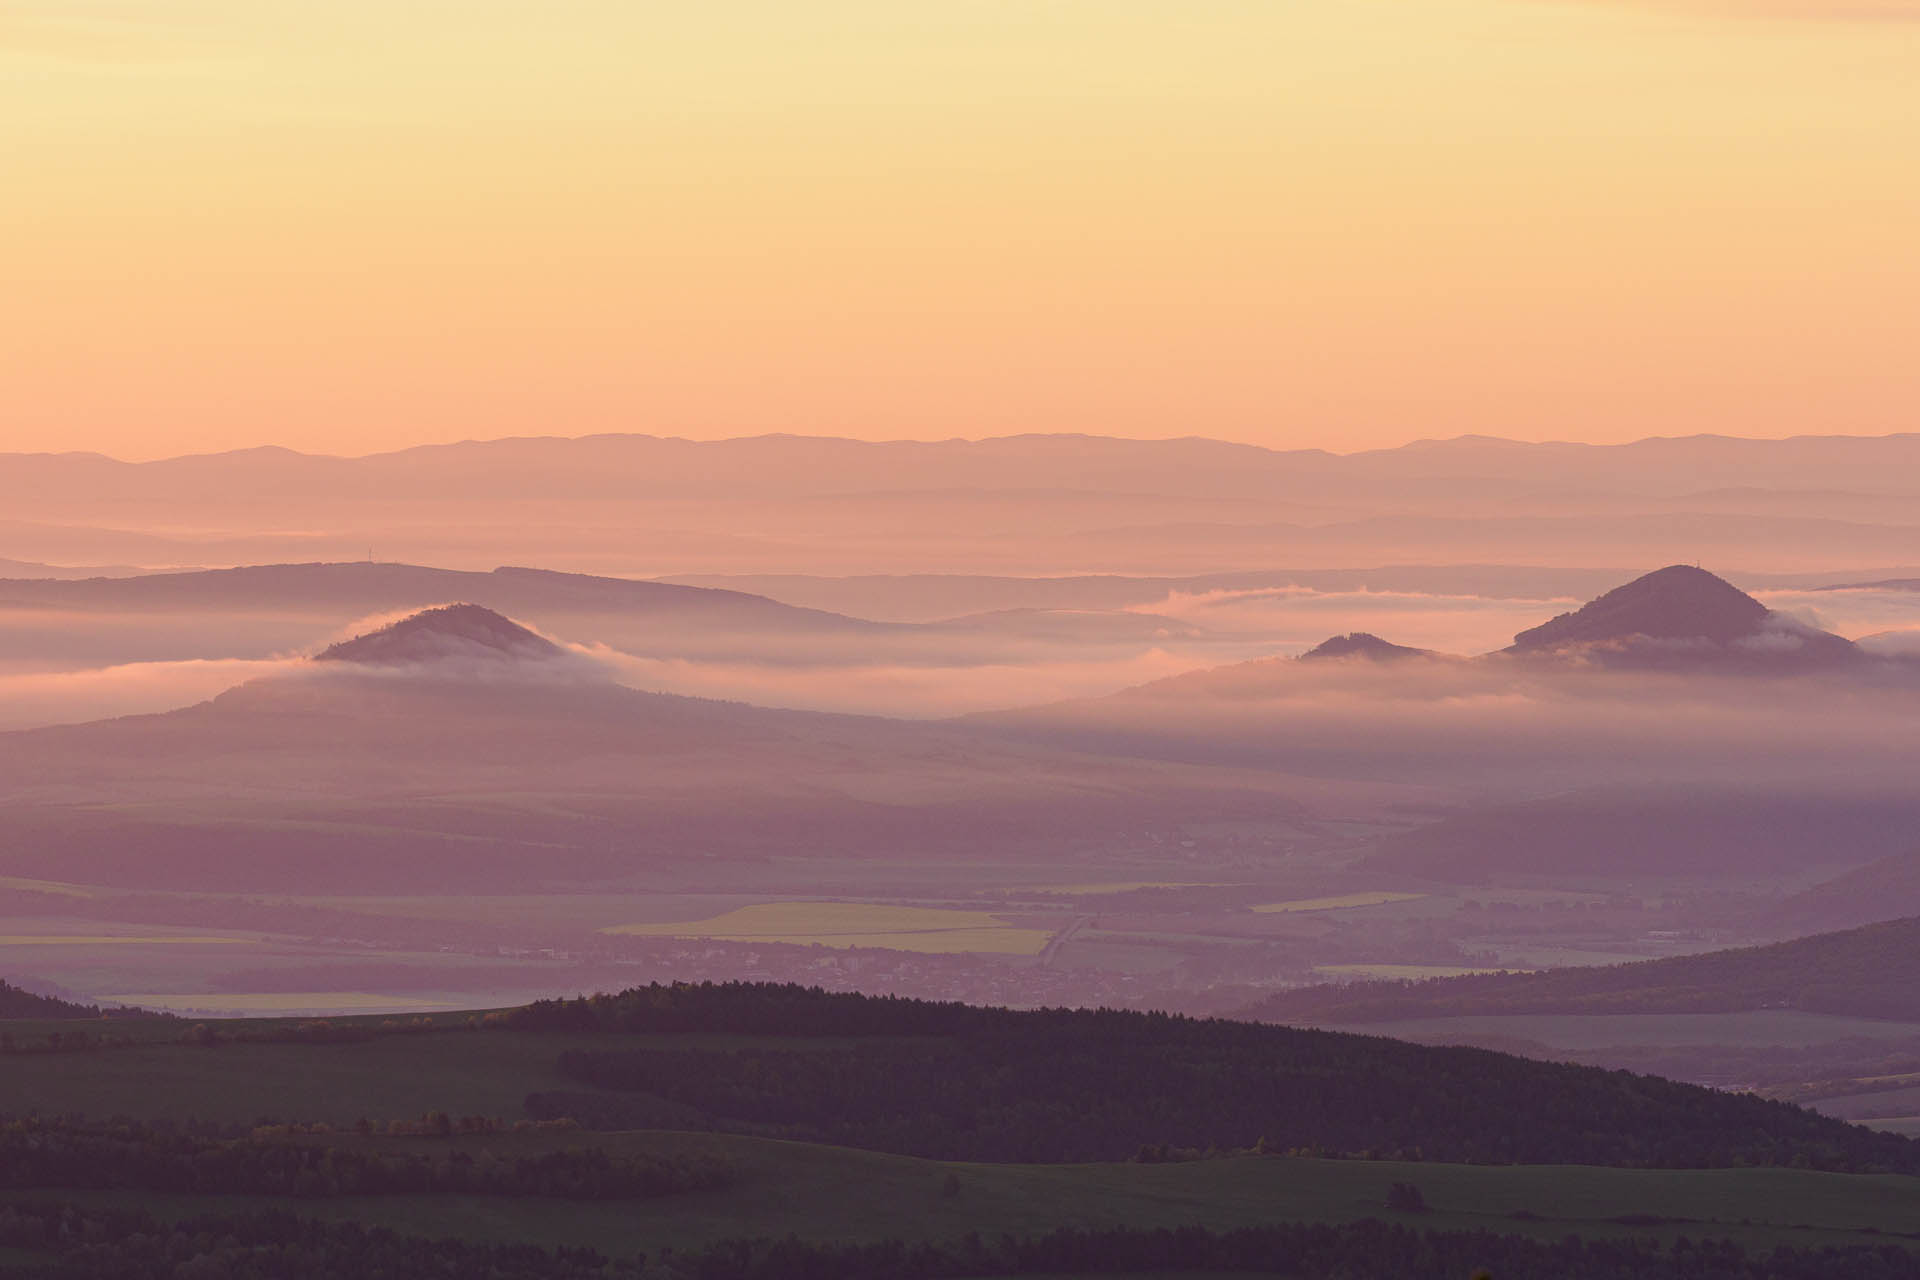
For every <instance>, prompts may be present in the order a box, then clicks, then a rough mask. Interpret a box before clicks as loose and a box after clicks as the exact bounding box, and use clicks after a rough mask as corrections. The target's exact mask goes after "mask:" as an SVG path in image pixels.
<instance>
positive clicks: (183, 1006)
mask: <svg viewBox="0 0 1920 1280" xmlns="http://www.w3.org/2000/svg"><path fill="white" fill-rule="evenodd" d="M100 999H102V1000H105V1001H108V1002H110V1003H113V1004H132V1005H139V1006H140V1007H141V1008H142V1009H157V1010H160V1011H161V1012H163V1013H179V1012H187V1011H190V1012H204V1013H214V1014H232V1013H302V1012H305V1011H307V1010H313V1009H324V1010H329V1011H331V1010H353V1011H357V1012H367V1013H400V1012H403V1011H413V1010H418V1009H422V1008H439V1009H457V1008H461V1007H463V1002H462V1001H461V1000H460V999H459V997H457V996H452V995H443V996H440V997H437V998H430V997H427V996H419V995H403V994H396V993H393V992H385V993H382V992H372V991H218V992H209V993H207V994H205V995H194V994H188V995H177V994H165V993H158V992H146V993H142V992H132V993H129V994H125V995H110V996H101V997H100Z"/></svg>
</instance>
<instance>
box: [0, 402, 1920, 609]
mask: <svg viewBox="0 0 1920 1280" xmlns="http://www.w3.org/2000/svg"><path fill="white" fill-rule="evenodd" d="M1916 500H1920V435H1897V436H1882V437H1857V438H1856V437H1802V438H1798V439H1794V440H1740V439H1735V438H1731V437H1711V436H1698V437H1687V438H1672V439H1653V440H1645V441H1639V442H1636V443H1633V444H1623V445H1575V444H1524V443H1518V442H1512V441H1497V440H1487V439H1479V438H1463V439H1459V440H1453V441H1443V442H1420V443H1417V444H1414V445H1408V446H1403V447H1400V448H1397V449H1380V450H1371V451H1366V452H1361V453H1354V454H1345V455H1336V454H1332V453H1327V452H1324V451H1321V450H1312V449H1301V450H1276V449H1267V448H1262V447H1258V446H1254V445H1246V444H1234V443H1229V442H1225V441H1219V440H1208V439H1204V438H1198V437H1188V438H1182V439H1167V440H1127V439H1115V438H1110V437H1100V436H1090V435H1067V434H1059V435H1040V434H1034V435H1021V436H1002V437H993V438H988V439H982V440H942V441H911V440H901V441H887V442H869V441H859V440H849V439H841V438H834V437H813V436H794V435H768V436H759V437H750V438H741V439H731V440H715V441H694V440H684V439H676V438H671V437H663V436H648V435H637V434H625V435H597V436H585V437H580V438H577V439H562V438H557V437H554V438H514V439H502V440H492V441H473V442H466V443H461V444H450V445H434V446H422V447H419V448H414V449H407V450H400V451H397V452H393V453H385V454H373V455H369V456H366V457H361V458H329V457H317V456H311V455H305V454H299V453H295V452H292V451H290V450H284V449H256V450H243V451H236V452H233V453H227V454H208V455H200V456H194V457H185V458H176V459H168V460H164V461H158V462H145V463H126V462H118V461H115V460H113V459H110V458H104V457H100V456H97V455H79V454H62V455H54V454H40V455H26V454H0V511H5V512H6V513H7V515H6V518H5V519H0V555H6V556H9V557H12V558H15V559H19V560H24V561H40V562H45V563H139V564H170V563H171V564H203V565H204V564H235V563H258V562H261V561H265V560H298V559H323V558H324V559H341V558H345V557H346V556H348V555H352V554H356V553H357V552H358V551H359V550H361V549H363V548H366V547H368V546H369V545H373V546H377V547H379V548H380V549H381V550H382V551H385V552H387V553H388V554H392V555H395V556H397V557H398V558H403V559H408V560H414V561H425V562H431V563H444V564H457V565H460V566H462V567H466V568H475V567H479V566H481V565H483V564H497V563H501V562H503V561H506V560H509V559H517V560H520V561H522V562H525V561H527V560H536V561H538V562H539V563H543V564H549V565H554V566H556V567H561V568H570V569H579V570H587V571H593V572H612V573H618V574H626V575H631V576H639V577H664V576H685V575H690V574H698V573H710V572H729V573H731V572H746V573H770V572H778V573H818V572H832V573H841V574H858V573H869V572H874V571H885V572H899V571H902V570H906V571H915V572H919V571H942V572H961V573H987V574H992V573H1013V574H1031V573H1036V572H1039V573H1077V572H1087V571H1093V572H1106V573H1121V574H1145V575H1154V576H1162V575H1173V576H1186V575H1191V574H1196V573H1206V572H1217V571H1226V570H1249V569H1259V568H1265V567H1270V566H1271V565H1272V564H1273V563H1275V560H1276V557H1284V560H1285V561H1286V562H1289V563H1293V564H1301V565H1308V566H1313V567H1320V568H1328V567H1337V566H1349V567H1350V566H1356V565H1359V566H1364V565H1370V564H1393V563H1406V562H1408V561H1409V560H1419V561H1425V562H1442V563H1444V562H1455V563H1471V562H1483V563H1484V562H1495V561H1503V560H1519V561H1523V562H1527V563H1531V564H1534V565H1560V566H1573V567H1585V568H1595V567H1603V566H1611V565H1617V564H1619V563H1621V562H1622V560H1627V561H1634V560H1647V561H1654V562H1657V561H1659V560H1661V559H1671V558H1674V556H1675V553H1676V552H1678V551H1684V552H1685V553H1687V554H1688V556H1689V558H1694V559H1701V558H1712V559H1714V560H1716V561H1718V562H1720V563H1726V564H1732V565H1737V566H1739V567H1742V568H1746V569H1762V568H1764V569H1772V570H1788V571H1807V572H1839V573H1844V574H1845V575H1847V576H1850V577H1859V578H1866V577H1869V576H1893V573H1894V572H1895V571H1898V569H1899V567H1900V566H1911V565H1914V564H1917V563H1920V517H1916V516H1915V515H1914V514H1913V513H1914V512H1915V511H1916V509H1920V508H1917V507H1916ZM189 512H190V513H191V519H189V518H187V516H186V513H189ZM456 598H471V597H470V596H467V595H461V596H458V597H456ZM957 611H962V612H963V611H965V610H957Z"/></svg>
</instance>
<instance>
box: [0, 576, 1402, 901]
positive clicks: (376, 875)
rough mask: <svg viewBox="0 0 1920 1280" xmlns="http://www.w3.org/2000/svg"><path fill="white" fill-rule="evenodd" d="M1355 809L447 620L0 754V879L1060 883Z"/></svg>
mask: <svg viewBox="0 0 1920 1280" xmlns="http://www.w3.org/2000/svg"><path fill="white" fill-rule="evenodd" d="M1375 790H1377V791H1379V792H1380V793H1382V794H1385V793H1389V792H1392V791H1393V788H1390V787H1389V788H1378V789H1372V790H1369V789H1364V788H1358V789H1349V790H1348V791H1347V792H1346V793H1344V794H1340V793H1338V792H1337V789H1335V790H1333V791H1330V790H1329V788H1327V787H1326V786H1325V785H1324V784H1318V783H1308V782H1303V781H1302V780H1300V779H1296V778H1289V777H1285V776H1280V775H1276V774H1273V773H1271V772H1264V771H1263V772H1255V771H1236V770H1209V769H1200V768H1194V767H1189V766H1182V765H1178V764H1171V763H1161V762H1151V761H1139V760H1133V761H1126V760H1113V759H1106V758H1100V757H1096V756H1093V755H1089V754H1084V753H1076V752H1071V751H1065V750H1061V749H1058V748H1053V747H1046V746H1039V745H1029V744H1014V743H1008V742H1005V741H1003V740H999V739H996V738H994V737H991V736H989V735H986V734H984V733H981V732H978V731H975V730H973V729H970V728H967V727H964V726H954V725H945V724H932V723H924V722H913V721H890V720H881V719H874V718H865V717H858V716H842V715H827V714H819V713H811V712H799V711H779V710H771V709H766V708H760V707H754V706H748V705H746V704H742V703H729V702H716V701H709V700H704V699H698V698H688V697H679V696H673V695H667V694H658V693H648V692H642V691H639V690H635V689H631V688H626V687H624V686H622V685H620V684H618V683H616V682H615V680H614V679H613V678H612V675H611V674H610V672H609V671H608V670H607V669H605V668H603V667H601V666H599V665H598V664H597V663H595V662H594V661H592V660H590V659H587V658H583V657H580V656H579V655H577V654H571V653H564V652H561V651H560V650H559V647H558V646H556V645H555V644H554V643H553V642H551V641H549V640H547V639H545V638H544V637H541V636H540V635H538V634H536V633H534V632H533V631H532V630H530V629H528V628H525V627H522V626H520V625H518V624H516V623H514V622H513V621H511V620H510V619H508V618H506V617H504V616H502V615H499V614H497V613H494V612H492V611H489V610H486V609H484V608H481V607H479V606H475V605H472V604H461V605H455V606H449V607H436V608H434V609H431V610H428V611H424V612H422V613H419V614H416V615H412V616H410V617H407V618H404V619H402V620H400V621H398V622H396V623H393V624H390V625H389V626H387V627H385V628H382V629H381V630H379V631H375V632H372V633H370V634H368V635H365V636H361V637H357V638H355V639H352V640H349V641H345V642H342V643H341V644H339V645H336V646H334V647H332V648H330V649H327V650H326V651H324V652H323V653H322V654H321V655H320V656H319V657H318V658H316V659H313V660H308V661H303V662H298V663H293V664H290V665H289V666H288V667H287V668H286V669H285V671H284V672H283V673H282V674H277V675H274V676H269V677H265V678H261V679H257V680H253V681H250V682H248V683H246V684H243V685H241V686H239V687H237V688H235V689H232V690H230V691H228V692H227V693H224V694H222V695H220V696H219V697H217V698H214V699H212V700H211V701H208V702H205V703H201V704H198V705H196V706H192V707H187V708H183V709H181V710H178V711H174V712H168V713H165V714H160V715H149V716H131V717H125V718H122V719H118V720H109V721H99V722H94V723H90V724H83V725H72V726H62V727H58V728H51V729H39V730H31V731H24V732H15V733H7V734H0V832H4V835H0V853H4V855H5V858H6V865H7V868H8V870H9V872H10V873H12V874H19V875H27V876H57V877H60V878H67V879H74V878H78V879H82V880H85V881H87V882H90V883H101V884H124V885H138V886H144V887H154V888H162V887H164V888H184V887H205V888H216V889H223V890H227V891H234V890H267V889H291V888H295V887H304V888H307V889H315V888H319V887H321V886H331V887H333V888H335V889H342V890H345V889H347V888H357V889H366V888H369V887H388V888H397V887H407V888H412V889H416V890H429V889H435V888H444V887H446V886H447V885H449V884H453V883H457V884H459V885H461V887H462V888H463V889H464V890H467V891H472V890H474V889H476V888H482V887H488V886H515V885H517V886H526V885H538V884H560V883H579V882H580V881H583V880H599V881H604V880H610V879H618V878H620V877H622V876H627V875H632V874H635V873H637V872H639V871H642V870H645V871H648V872H662V871H664V872H666V873H669V874H674V873H677V871H685V872H687V874H690V875H691V874H695V873H697V872H698V871H699V868H701V867H704V866H711V865H713V864H712V863H711V862H709V861H707V860H709V859H730V860H740V859H747V860H749V861H751V860H753V859H764V858H768V857H772V856H776V855H779V856H795V855H809V854H811V855H815V856H833V857H839V858H853V859H859V858H864V857H886V858H888V859H892V860H895V861H897V860H899V859H902V858H912V857H916V856H921V855H928V856H933V855H940V856H947V855H952V854H955V853H963V852H964V853H972V852H975V851H977V850H978V849H979V848H981V847H983V845H985V844H987V843H989V842H991V843H992V844H994V845H995V847H996V848H998V849H999V850H1000V851H1001V856H1006V857H1009V858H1018V857H1021V856H1026V855H1027V854H1033V855H1034V856H1047V857H1049V858H1053V859H1059V858H1063V857H1069V858H1070V857H1071V856H1072V851H1073V850H1075V849H1080V848H1085V849H1095V848H1099V847H1101V846H1102V842H1110V841H1111V840H1112V839H1114V838H1115V837H1117V836H1119V835H1121V834H1122V833H1126V832H1138V831H1139V830H1140V829H1142V828H1143V827H1146V826H1149V825H1151V826H1154V827H1156V828H1160V829H1166V828H1177V827H1178V826H1179V825H1180V824H1183V823H1187V822H1207V821H1218V820H1222V819H1229V820H1231V819H1232V818H1235V817H1238V818H1242V819H1247V820H1260V819H1266V820H1287V819H1289V818H1291V817H1295V816H1298V815H1300V814H1302V813H1303V812H1306V811H1308V809H1309V808H1310V807H1311V806H1312V805H1316V804H1320V803H1322V802H1323V801H1325V800H1327V798H1328V797H1330V796H1333V797H1335V798H1337V800H1338V802H1339V803H1341V804H1346V803H1348V802H1352V801H1354V798H1355V797H1356V796H1361V795H1362V793H1363V792H1364V793H1365V794H1368V795H1371V794H1373V793H1374V791H1375Z"/></svg>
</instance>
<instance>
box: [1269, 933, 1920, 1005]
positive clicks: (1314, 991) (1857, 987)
mask: <svg viewBox="0 0 1920 1280" xmlns="http://www.w3.org/2000/svg"><path fill="white" fill-rule="evenodd" d="M1916 967H1920V917H1916V918H1913V919H1907V920H1888V921H1884V922H1882V923H1880V924H1870V925H1866V926H1863V927H1861V928H1858V929H1848V930H1846V931H1844V932H1841V933H1821V934H1815V935H1813V936H1812V937H1807V938H1796V939H1794V940H1793V941H1791V942H1777V943H1772V944H1769V945H1767V946H1760V947H1738V948H1733V949H1730V950H1726V951H1708V952H1704V953H1702V954H1700V955H1692V956H1673V957H1670V958H1667V959H1664V960H1640V961H1635V962H1633V963H1631V964H1616V965H1596V966H1591V967H1588V966H1582V967H1579V968H1568V969H1548V970H1544V971H1542V972H1538V973H1476V974H1463V975H1461V976H1459V977H1453V978H1428V979H1424V980H1420V981H1400V982H1354V983H1346V984H1329V985H1325V986H1315V987H1302V988H1299V989H1297V990H1294V991H1285V992H1281V993H1279V994H1277V995H1273V996H1269V997H1267V998H1266V999H1264V1000H1261V1001H1260V1002H1258V1003H1257V1004H1254V1005H1252V1006H1249V1007H1248V1008H1246V1009H1244V1010H1242V1011H1241V1012H1240V1014H1239V1016H1241V1017H1247V1018H1257V1019H1264V1020H1269V1021H1275V1022H1319V1023H1364V1022H1384V1021H1390V1020H1392V1019H1396V1018H1434V1017H1454V1016H1462V1015H1468V1014H1521V1013H1570V1014H1595V1013H1732V1012H1740V1011H1744V1010H1750V1009H1799V1010H1803V1011H1806V1012H1810V1013H1832V1014H1847V1015H1851V1016H1854V1017H1863V1018H1888V1019H1895V1020H1902V1021H1920V983H1915V982H1914V981H1913V976H1912V975H1913V973H1914V971H1915V969H1916Z"/></svg>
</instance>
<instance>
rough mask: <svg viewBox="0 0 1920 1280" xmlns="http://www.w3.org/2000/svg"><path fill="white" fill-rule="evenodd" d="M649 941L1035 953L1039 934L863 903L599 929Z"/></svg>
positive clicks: (989, 921)
mask: <svg viewBox="0 0 1920 1280" xmlns="http://www.w3.org/2000/svg"><path fill="white" fill-rule="evenodd" d="M602 932H604V933H619V934H628V935H632V936H638V937H648V938H713V939H715V940H717V941H721V942H791V943H797V944H799V945H802V946H805V945H809V944H812V943H819V944H820V945H822V946H828V947H890V948H892V949H893V950H896V951H922V952H937V953H942V954H946V953H952V952H960V951H979V952H989V953H992V954H995V955H1019V956H1031V955H1038V954H1039V953H1040V952H1041V950H1043V949H1044V948H1045V947H1046V945H1047V938H1048V937H1049V936H1050V935H1049V933H1048V931H1047V930H1045V929H1018V928H1015V927H1013V926H1012V925H1010V924H1008V923H1006V922H1005V921H1003V920H1001V919H999V918H998V917H997V916H993V915H990V914H989V913H987V912H985V911H954V910H948V909H946V908H943V907H894V906H885V905H879V904H874V903H864V902H763V903H758V904H756V905H754V906H751V907H740V908H737V909H736V910H733V911H729V912H726V913H725V914H723V915H717V916H711V917H709V918H707V919H705V920H676V921H668V922H666V923H656V924H622V925H614V926H612V927H611V928H608V929H604V930H602Z"/></svg>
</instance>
